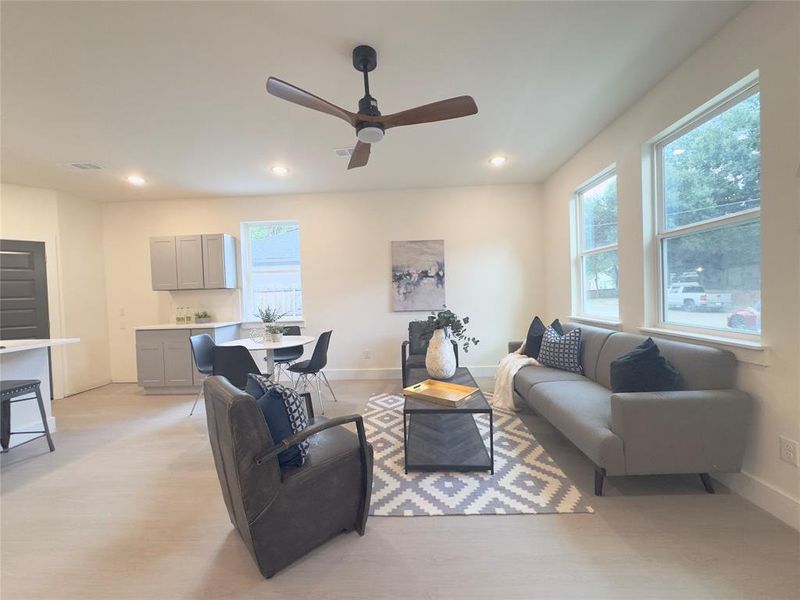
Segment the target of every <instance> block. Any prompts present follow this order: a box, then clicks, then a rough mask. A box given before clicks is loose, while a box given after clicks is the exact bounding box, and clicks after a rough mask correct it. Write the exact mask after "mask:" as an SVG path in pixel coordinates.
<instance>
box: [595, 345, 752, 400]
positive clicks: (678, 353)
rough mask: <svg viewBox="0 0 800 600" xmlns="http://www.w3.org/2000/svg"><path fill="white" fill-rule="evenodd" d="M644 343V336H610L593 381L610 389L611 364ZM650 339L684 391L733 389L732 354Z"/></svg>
mask: <svg viewBox="0 0 800 600" xmlns="http://www.w3.org/2000/svg"><path fill="white" fill-rule="evenodd" d="M646 339H647V337H646V336H643V335H636V334H633V333H621V332H611V335H610V336H609V337H608V339H607V340H606V343H605V344H604V345H603V348H602V350H601V351H600V356H599V358H598V360H597V367H596V374H597V378H596V379H595V381H597V383H599V384H601V385H603V386H604V387H607V388H609V389H611V362H612V361H613V360H614V359H616V358H619V357H620V356H622V355H623V354H627V353H628V352H630V351H631V350H633V349H634V348H636V346H638V345H639V344H641V343H642V342H644V341H645V340H646ZM653 339H654V341H655V342H656V344H658V348H659V350H660V351H661V354H662V355H663V356H664V357H665V358H666V359H667V360H668V361H669V362H671V363H672V365H673V366H674V367H675V368H676V369H677V370H678V373H680V376H681V380H682V386H681V387H682V388H683V389H686V390H717V389H729V388H733V387H734V380H735V377H736V357H735V356H734V355H733V354H732V353H731V352H728V351H726V350H719V349H717V348H710V347H708V346H700V345H697V344H688V343H686V342H675V341H672V340H667V339H664V338H653ZM584 368H585V367H584Z"/></svg>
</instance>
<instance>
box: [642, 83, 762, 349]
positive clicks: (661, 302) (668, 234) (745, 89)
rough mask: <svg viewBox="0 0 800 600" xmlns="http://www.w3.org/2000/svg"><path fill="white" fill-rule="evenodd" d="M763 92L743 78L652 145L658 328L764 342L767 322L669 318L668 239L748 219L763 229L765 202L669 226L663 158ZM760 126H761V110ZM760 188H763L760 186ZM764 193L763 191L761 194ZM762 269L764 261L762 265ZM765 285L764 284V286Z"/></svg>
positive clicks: (737, 223) (756, 84) (733, 224)
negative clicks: (741, 324) (740, 326)
mask: <svg viewBox="0 0 800 600" xmlns="http://www.w3.org/2000/svg"><path fill="white" fill-rule="evenodd" d="M760 92H761V89H760V86H759V81H758V79H757V78H756V79H750V78H748V79H747V80H746V81H744V82H741V83H740V84H738V85H737V86H735V88H734V89H733V90H731V91H729V92H728V93H726V94H725V95H724V97H722V98H721V99H719V100H717V101H716V102H713V104H711V105H710V106H708V107H706V108H704V109H700V110H699V112H697V111H696V112H695V113H694V114H693V116H690V117H687V120H685V121H683V122H679V125H677V126H676V127H675V128H674V129H672V130H671V131H670V132H669V133H667V134H665V135H662V136H660V137H659V138H657V139H656V141H655V142H654V143H653V144H652V145H651V148H652V153H651V160H652V161H653V189H652V194H653V201H654V217H655V219H654V221H655V223H654V229H655V232H654V236H653V237H654V241H655V244H654V246H655V252H654V261H655V273H656V282H655V285H656V289H655V296H656V302H657V307H656V310H657V314H656V323H655V327H656V328H658V329H664V330H672V331H675V332H677V333H680V332H685V333H692V334H698V335H711V336H718V337H720V338H729V339H732V340H743V341H749V342H753V341H756V342H760V340H761V336H762V333H763V326H762V330H761V331H759V332H754V333H749V332H743V331H731V330H730V329H728V328H723V327H710V326H705V327H704V326H700V325H687V324H684V323H673V322H670V321H667V309H668V306H667V302H665V300H666V293H665V292H667V291H668V290H669V287H670V285H672V284H669V285H667V284H666V281H665V279H664V276H665V269H664V263H665V260H666V253H665V252H664V247H665V245H666V242H667V240H669V239H674V238H679V237H683V236H686V235H692V234H698V233H704V232H707V231H714V230H717V229H722V228H725V227H732V226H735V225H743V224H746V223H758V226H759V232H760V231H761V203H760V202H759V206H758V207H757V208H749V209H746V210H743V211H740V212H737V213H733V214H730V215H722V216H719V217H712V218H709V219H704V220H702V221H698V222H696V223H690V224H688V225H679V226H677V227H672V228H668V227H667V214H666V202H665V198H664V187H663V181H664V160H663V150H664V148H665V147H666V146H668V145H669V144H671V143H672V142H674V141H675V140H677V139H678V138H681V137H683V136H684V135H686V134H687V133H689V132H690V131H693V130H694V129H697V128H698V127H700V126H702V125H704V124H705V123H707V122H708V121H710V120H712V119H713V118H715V117H717V116H718V115H720V114H722V113H724V112H725V111H727V110H729V109H731V108H733V107H734V106H736V105H737V104H739V103H740V102H743V101H744V100H746V99H747V98H750V97H751V96H754V95H755V94H758V93H760ZM759 129H760V114H759ZM759 191H760V190H759ZM759 195H760V194H759ZM759 271H760V265H759ZM762 289H763V286H762Z"/></svg>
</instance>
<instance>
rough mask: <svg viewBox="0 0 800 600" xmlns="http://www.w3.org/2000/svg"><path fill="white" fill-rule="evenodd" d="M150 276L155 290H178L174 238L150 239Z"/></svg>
mask: <svg viewBox="0 0 800 600" xmlns="http://www.w3.org/2000/svg"><path fill="white" fill-rule="evenodd" d="M150 274H151V276H152V278H153V289H154V290H156V291H158V290H177V289H178V263H177V261H176V260H175V237H174V236H170V237H153V238H150Z"/></svg>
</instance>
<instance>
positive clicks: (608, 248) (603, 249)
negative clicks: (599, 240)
mask: <svg viewBox="0 0 800 600" xmlns="http://www.w3.org/2000/svg"><path fill="white" fill-rule="evenodd" d="M618 247H619V244H618V243H614V244H608V245H607V246H598V247H597V248H592V249H591V250H581V255H582V256H589V255H590V254H602V253H603V252H611V251H613V250H617V249H618Z"/></svg>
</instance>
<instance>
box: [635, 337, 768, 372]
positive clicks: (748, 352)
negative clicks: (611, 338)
mask: <svg viewBox="0 0 800 600" xmlns="http://www.w3.org/2000/svg"><path fill="white" fill-rule="evenodd" d="M639 331H641V332H642V333H650V334H653V335H660V336H663V337H667V338H675V339H678V340H684V341H686V340H688V341H692V342H705V343H707V344H709V345H711V346H723V347H727V348H728V349H730V350H731V351H732V352H733V353H734V354H735V355H736V359H737V360H738V361H740V362H745V363H750V364H753V365H759V366H762V367H766V366H769V365H768V363H767V356H768V354H769V353H768V352H765V351H766V350H767V349H768V347H767V346H765V345H764V344H762V343H761V342H760V341H755V340H740V339H735V338H729V337H724V336H721V335H709V334H706V333H695V332H693V331H681V330H677V329H666V328H662V327H639Z"/></svg>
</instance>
